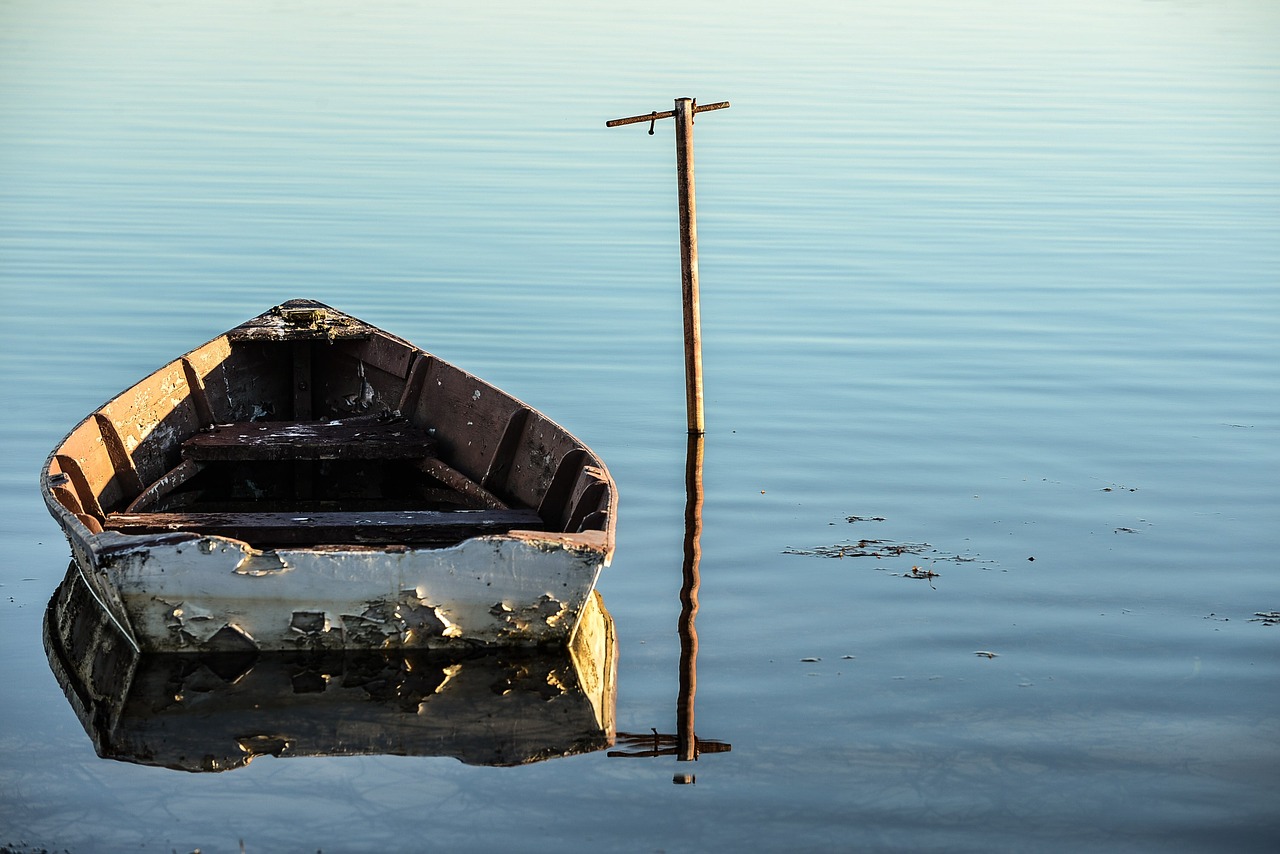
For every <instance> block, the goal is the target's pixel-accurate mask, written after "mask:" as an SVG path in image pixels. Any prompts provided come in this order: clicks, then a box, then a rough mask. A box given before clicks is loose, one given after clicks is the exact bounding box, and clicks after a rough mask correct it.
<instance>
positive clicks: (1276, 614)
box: [1249, 611, 1280, 626]
mask: <svg viewBox="0 0 1280 854" xmlns="http://www.w3.org/2000/svg"><path fill="white" fill-rule="evenodd" d="M1249 622H1251V623H1262V625H1264V626H1276V625H1280V611H1255V612H1254V615H1253V617H1251V618H1250V620H1249Z"/></svg>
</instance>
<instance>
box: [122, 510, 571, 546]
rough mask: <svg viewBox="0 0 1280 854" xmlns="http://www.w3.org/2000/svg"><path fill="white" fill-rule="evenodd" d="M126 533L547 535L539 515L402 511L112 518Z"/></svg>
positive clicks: (305, 541)
mask: <svg viewBox="0 0 1280 854" xmlns="http://www.w3.org/2000/svg"><path fill="white" fill-rule="evenodd" d="M103 527H104V528H106V529H107V530H111V531H118V532H119V533H122V534H135V535H139V534H166V533H176V532H179V531H181V532H187V533H194V534H202V535H217V536H223V537H231V538H233V539H238V540H245V541H248V542H251V543H252V542H269V543H272V544H278V545H320V544H336V543H362V544H370V543H379V544H381V543H386V544H392V543H396V544H415V545H422V544H443V543H455V542H461V541H462V540H465V539H468V538H470V537H477V536H482V535H485V534H504V533H507V532H508V531H514V530H526V531H527V530H542V529H544V528H545V527H546V526H545V524H544V523H543V521H542V519H541V517H539V516H538V514H537V512H536V511H533V510H396V511H390V512H388V511H377V512H369V513H360V512H346V511H343V512H328V511H326V512H319V513H217V512H213V513H181V512H173V513H111V514H109V515H108V516H107V520H106V523H105V524H104V525H103Z"/></svg>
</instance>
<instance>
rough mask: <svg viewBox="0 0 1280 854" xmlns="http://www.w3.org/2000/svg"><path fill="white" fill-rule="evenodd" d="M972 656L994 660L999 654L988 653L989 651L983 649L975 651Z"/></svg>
mask: <svg viewBox="0 0 1280 854" xmlns="http://www.w3.org/2000/svg"><path fill="white" fill-rule="evenodd" d="M973 654H974V655H980V656H982V657H983V658H996V657H998V656H999V655H1000V653H998V652H990V651H988V650H985V649H979V650H976V651H974V653H973Z"/></svg>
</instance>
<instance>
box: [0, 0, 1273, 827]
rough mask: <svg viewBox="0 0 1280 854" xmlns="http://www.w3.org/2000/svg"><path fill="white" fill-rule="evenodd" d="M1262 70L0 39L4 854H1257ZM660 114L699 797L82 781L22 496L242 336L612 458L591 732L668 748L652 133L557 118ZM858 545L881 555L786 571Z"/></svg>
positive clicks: (648, 791) (94, 27)
mask: <svg viewBox="0 0 1280 854" xmlns="http://www.w3.org/2000/svg"><path fill="white" fill-rule="evenodd" d="M1278 43H1280V14H1278V13H1277V11H1276V10H1275V8H1274V7H1272V6H1271V5H1269V4H1266V3H1260V2H1248V0H1235V2H1220V3H1214V4H1209V5H1205V4H1198V3H1190V2H1165V3H1137V2H1125V3H1119V4H1116V3H1097V2H1085V3H1079V2H1077V3H1056V2H1045V3H1036V4H1014V3H1003V2H985V3H978V4H966V6H965V8H964V9H963V10H961V9H959V8H957V7H955V6H954V4H947V3H935V2H929V0H914V2H910V3H905V4H896V5H895V6H893V8H882V7H881V5H880V4H862V3H855V4H847V3H845V4H833V3H823V2H812V3H809V2H802V3H791V4H787V5H786V6H785V7H778V6H776V5H774V4H765V3H742V2H737V3H667V2H659V3H649V4H643V5H638V6H633V7H627V8H612V7H611V8H610V9H609V10H605V9H603V8H602V7H598V6H597V5H595V4H587V3H575V2H567V3H560V4H552V5H543V6H536V7H530V6H527V5H526V4H513V3H509V2H503V1H502V0H498V1H497V2H480V3H474V4H469V5H468V6H467V8H465V9H462V8H447V9H446V8H443V7H439V6H438V5H437V4H419V3H398V4H385V5H381V6H379V7H377V8H375V9H356V8H352V7H349V4H339V3H328V2H323V3H310V4H291V3H277V4H271V5H269V6H264V5H263V4H260V3H250V2H231V3H219V4H212V5H209V4H205V5H201V6H191V5H181V4H179V5H173V4H157V3H149V2H142V0H126V2H120V3H114V4H94V3H84V2H70V0H65V1H63V0H54V2H41V3H38V4H37V3H32V2H25V0H13V1H12V2H8V3H4V4H0V122H2V128H0V300H2V301H3V312H0V314H3V318H2V319H0V348H2V358H0V395H2V396H3V400H4V403H5V405H4V409H3V413H4V414H3V418H2V420H0V424H2V425H3V430H4V448H5V451H6V453H5V454H4V455H3V456H2V458H0V506H2V507H3V510H4V512H3V514H2V515H0V533H2V535H3V538H4V540H3V542H4V555H5V558H4V560H3V561H0V610H2V611H3V614H4V618H3V620H2V621H0V638H3V640H4V643H5V647H6V650H7V652H6V655H5V656H4V657H3V659H2V661H0V681H2V682H3V684H4V685H5V689H4V691H2V692H0V696H2V697H3V699H0V722H2V724H0V781H2V783H3V785H0V792H3V794H0V845H10V846H14V847H17V848H19V850H22V849H24V848H37V847H48V848H56V849H59V850H60V849H62V848H67V849H70V850H72V851H99V850H101V851H121V850H155V849H159V850H171V849H172V850H180V851H181V850H193V849H195V848H197V847H198V848H200V849H201V850H202V851H206V852H213V851H238V850H239V846H240V842H241V841H242V840H243V842H244V845H245V849H246V850H248V851H255V850H271V851H315V850H317V849H323V850H325V851H343V850H383V849H391V848H418V847H422V848H425V847H444V846H449V847H451V848H453V849H457V850H475V851H485V850H493V849H495V848H498V847H505V848H516V849H519V850H549V849H556V850H562V849H563V847H564V845H565V844H570V845H573V846H575V847H590V848H593V849H598V850H659V849H661V850H669V851H675V850H730V849H735V850H740V849H744V848H746V849H757V850H759V849H764V850H789V851H793V850H801V851H803V850H829V849H830V848H833V847H836V848H853V849H869V850H892V849H903V850H922V849H926V850H927V849H945V850H983V851H989V850H1079V849H1080V848H1082V847H1086V846H1087V847H1098V848H1106V849H1108V850H1125V849H1127V850H1162V851H1163V850H1170V849H1175V850H1269V848H1270V845H1269V844H1268V843H1274V840H1275V839H1276V838H1277V835H1278V834H1280V819H1278V818H1277V813H1276V810H1275V800H1274V792H1275V790H1276V786H1277V784H1280V770H1277V769H1280V713H1277V708H1278V706H1277V700H1278V699H1280V695H1278V693H1277V688H1276V685H1277V684H1280V655H1277V647H1276V643H1277V638H1278V637H1280V636H1278V635H1277V632H1280V626H1273V625H1268V624H1267V623H1266V622H1265V621H1263V620H1261V619H1259V618H1258V616H1257V615H1258V614H1259V613H1260V612H1261V613H1269V612H1275V611H1277V610H1280V566H1278V565H1277V558H1276V555H1277V552H1278V551H1280V535H1278V534H1277V533H1276V525H1275V519H1276V513H1277V508H1278V507H1280V451H1278V448H1280V442H1278V441H1277V439H1278V436H1277V433H1278V429H1280V362H1278V361H1277V359H1276V353H1277V344H1280V289H1277V283H1278V282H1280V240H1278V239H1277V235H1278V234H1280V63H1278V62H1277V54H1276V51H1275V45H1276V44H1278ZM679 96H690V97H698V98H699V99H700V100H702V101H703V102H710V101H718V100H725V99H727V100H731V101H732V104H733V106H732V108H731V109H729V110H727V111H720V112H716V113H709V114H704V115H703V116H701V117H700V118H699V120H698V123H697V168H698V202H699V232H700V239H701V246H700V251H701V272H702V287H703V323H704V339H705V343H704V359H705V365H706V382H707V424H708V434H707V437H706V448H705V453H706V461H705V472H704V479H705V486H706V495H705V509H704V528H703V532H702V539H701V545H702V564H701V570H702V572H701V577H702V585H701V596H700V603H701V610H700V612H699V614H698V618H697V619H698V621H697V627H698V633H699V637H700V642H701V646H700V654H699V659H698V666H699V669H698V676H699V679H698V693H697V707H696V709H697V725H698V732H699V735H702V736H704V737H706V738H709V739H718V740H721V741H725V742H729V743H731V744H732V745H733V750H732V752H729V753H718V754H707V755H704V756H703V757H702V758H701V759H700V760H699V761H698V762H697V763H696V764H694V765H691V766H690V765H685V764H683V763H677V762H676V761H674V759H671V758H670V757H666V758H653V759H618V758H609V757H607V756H606V754H605V752H594V753H588V754H585V755H579V756H573V757H569V758H563V759H557V760H551V761H546V762H542V763H537V764H533V765H528V766H524V767H519V768H485V767H472V766H468V765H463V764H460V763H458V762H457V761H455V760H453V759H449V758H431V757H396V756H376V755H375V756H358V757H333V758H320V757H300V758H295V759H276V758H272V757H269V756H264V757H259V758H258V759H256V760H255V761H254V762H253V763H252V764H251V765H250V766H248V767H245V768H240V769H238V770H235V771H231V772H227V773H224V774H186V773H182V772H177V771H172V770H168V769H163V768H150V767H143V766H139V765H133V764H127V763H121V762H113V761H109V760H102V759H99V758H98V757H97V756H96V755H95V753H94V751H93V747H92V744H91V743H90V741H89V739H88V737H87V735H86V734H85V732H84V730H83V729H82V727H81V725H80V723H79V721H78V720H77V719H76V717H75V715H74V713H73V711H72V709H71V707H70V706H69V704H68V703H67V702H66V700H65V699H64V698H63V696H62V693H61V691H60V690H59V688H58V685H57V683H56V681H55V680H54V678H53V676H52V674H51V673H50V670H49V667H48V665H47V663H46V661H45V656H44V652H43V649H42V645H41V640H40V622H41V618H42V614H43V610H44V606H45V604H46V602H47V601H48V599H49V597H50V595H51V594H52V593H53V590H54V588H55V587H56V585H57V584H58V582H59V581H60V580H61V578H62V576H63V573H64V572H65V570H66V566H67V558H68V550H67V548H66V546H65V543H64V542H63V540H62V537H61V535H60V533H59V532H58V530H57V527H56V526H55V525H54V524H53V522H52V520H51V519H50V518H49V517H48V515H47V513H46V512H45V509H44V507H43V506H42V505H41V502H40V500H39V497H38V493H37V490H36V485H35V481H36V474H37V471H38V469H39V466H40V464H41V462H42V460H43V458H44V456H45V454H46V453H47V452H48V450H49V449H50V448H52V447H53V446H54V444H55V443H56V442H57V441H58V439H59V438H60V437H61V436H62V435H63V434H64V433H65V432H66V431H67V430H68V429H70V427H71V426H72V425H74V424H75V423H76V422H77V421H78V420H79V419H80V418H82V417H83V416H84V415H85V414H86V413H87V412H89V411H90V410H91V409H92V408H93V407H95V406H96V405H98V404H99V403H101V402H102V401H103V400H105V399H107V398H108V397H110V396H111V395H113V394H115V393H116V392H117V391H118V390H120V389H122V388H124V387H125V386H127V385H129V384H131V383H132V382H133V381H134V380H136V379H137V378H139V377H141V376H142V375H143V374H145V373H147V372H149V371H150V370H152V369H154V368H155V367H157V366H159V365H161V364H163V363H165V362H167V361H168V360H169V359H171V358H172V357H173V356H175V355H177V354H178V353H180V352H183V351H185V350H187V349H189V348H191V347H192V346H195V345H196V344H198V343H200V342H202V341H204V340H206V339H208V338H210V337H212V336H214V335H216V334H218V333H219V332H221V331H223V330H225V329H227V328H229V327H230V326H233V325H235V324H237V323H239V322H241V321H242V320H244V319H246V318H248V317H250V316H252V315H255V314H257V313H259V312H260V311H262V310H264V309H266V308H268V307H270V306H271V305H274V304H276V303H278V302H281V301H283V300H285V299H288V298H292V297H311V298H316V299H320V300H323V301H326V302H329V303H331V304H333V305H336V306H337V307H339V308H342V309H344V310H346V311H349V312H351V313H353V314H356V315H357V316H360V317H362V318H363V319H365V320H368V321H370V322H372V323H375V324H378V325H380V326H382V327H384V328H386V329H388V330H390V331H392V332H394V333H396V334H399V335H401V336H403V337H406V338H408V339H410V340H412V341H414V342H415V343H417V344H419V345H421V346H423V347H425V348H427V349H429V350H432V351H434V352H436V353H438V354H439V355H441V356H442V357H444V358H446V359H449V360H450V361H453V362H455V363H457V364H459V365H461V366H463V367H465V368H467V369H468V370H471V371H473V372H475V373H477V374H479V375H481V376H484V377H485V378H486V379H489V380H491V381H493V382H494V383H496V384H497V385H499V386H501V387H502V388H504V389H506V390H508V391H510V392H511V393H512V394H514V395H516V396H518V397H520V398H522V399H523V400H526V401H528V402H529V403H531V404H533V405H534V406H536V407H537V408H539V409H541V410H543V411H544V412H546V413H548V414H549V415H550V416H551V417H553V418H554V419H556V420H557V421H559V422H561V423H563V424H565V425H566V426H567V427H568V428H569V429H570V430H572V431H573V432H574V433H575V434H577V435H578V436H580V437H581V438H582V439H583V440H585V441H586V442H587V443H589V444H590V445H591V447H592V448H593V449H594V450H596V451H597V452H598V453H599V454H600V455H601V456H602V457H603V458H604V459H605V460H606V461H607V462H608V464H609V466H610V468H611V470H612V472H613V474H614V476H615V477H616V479H617V481H618V484H619V489H620V493H621V499H622V504H621V516H620V520H621V521H620V525H619V530H618V535H619V549H618V554H617V557H616V559H615V562H614V565H613V566H612V567H611V568H610V569H609V570H607V571H606V573H605V575H604V577H603V579H602V581H601V585H600V588H601V590H602V592H603V594H604V597H605V601H606V603H607V605H608V607H609V610H610V611H611V612H612V613H613V616H614V618H615V619H616V622H617V628H618V634H619V641H620V665H619V673H618V699H617V716H618V727H619V729H621V730H624V731H631V732H648V731H650V730H651V729H657V730H658V731H659V732H674V729H675V713H676V708H675V706H676V694H677V686H678V660H679V639H678V637H677V635H676V631H675V630H676V625H677V622H678V618H679V610H680V603H679V599H678V593H679V587H680V583H681V564H682V549H683V545H682V544H683V534H684V502H685V495H684V462H685V435H684V412H683V406H684V393H683V389H682V387H681V383H682V377H683V369H682V365H681V362H680V358H681V357H680V313H679V306H678V302H677V300H678V291H679V278H678V254H677V251H676V245H675V237H676V225H675V211H674V208H675V191H674V174H673V173H674V157H673V151H672V131H671V129H670V127H669V124H668V127H666V128H663V127H662V126H661V125H660V126H659V128H658V133H657V134H655V136H653V137H649V136H648V135H647V134H646V133H645V132H644V131H645V129H646V128H645V127H644V126H640V125H636V126H630V127H625V128H617V129H606V128H605V127H604V122H605V120H607V119H611V118H617V117H621V116H625V115H632V114H637V113H643V112H648V111H650V110H664V109H669V108H670V106H669V105H670V104H671V99H672V98H674V97H679ZM850 517H860V518H862V519H864V520H865V521H853V522H851V521H848V519H849V518H850ZM875 519H882V520H883V521H873V520H875ZM861 540H884V541H890V542H891V543H896V544H915V545H918V546H923V545H924V544H927V548H921V549H917V550H915V551H916V553H910V552H908V553H905V554H902V555H898V556H883V557H880V558H876V557H852V556H850V557H845V558H843V559H841V558H836V557H823V556H822V554H832V553H835V554H838V553H839V549H840V547H841V546H847V547H848V546H856V544H857V543H858V542H859V541H861ZM913 566H920V567H922V571H923V572H925V573H937V575H936V577H932V576H931V577H926V578H911V577H904V576H908V575H911V574H912V567H913ZM980 651H982V652H993V653H996V657H994V658H991V657H987V656H980V655H976V654H975V653H977V652H980ZM690 768H692V771H690V770H689V769H690ZM684 773H695V775H696V783H695V784H694V785H692V786H688V785H686V786H673V785H672V778H673V776H674V775H676V774H684Z"/></svg>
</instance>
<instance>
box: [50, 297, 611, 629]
mask: <svg viewBox="0 0 1280 854" xmlns="http://www.w3.org/2000/svg"><path fill="white" fill-rule="evenodd" d="M42 485H43V489H42V491H43V493H44V496H45V502H46V504H48V506H49V510H50V512H51V513H52V514H53V516H54V518H55V519H57V521H58V522H59V524H60V525H61V526H62V528H63V530H64V531H65V533H66V535H67V539H68V541H69V542H70V544H71V550H72V553H73V556H74V559H75V562H76V565H77V567H78V568H79V571H80V573H81V574H82V575H83V578H84V581H85V584H86V585H87V587H88V588H89V590H91V591H92V593H93V595H94V596H95V597H96V598H97V599H98V600H99V602H100V604H101V605H102V607H103V608H104V609H105V610H106V611H107V612H108V613H109V614H110V615H111V616H112V618H113V619H114V620H115V622H116V623H117V624H118V626H119V628H120V630H121V631H122V632H123V633H124V635H125V636H126V637H127V638H128V639H129V642H130V643H131V644H132V645H133V646H134V647H135V649H138V650H144V651H201V650H204V651H211V650H231V651H234V650H247V649H261V650H269V649H298V648H400V647H405V648H424V647H426V648H430V647H440V646H450V645H459V644H462V645H467V644H473V645H524V646H528V645H541V644H549V643H550V644H562V643H564V642H566V641H567V640H568V638H569V637H570V636H571V635H572V632H573V630H574V628H575V626H576V625H577V623H578V620H579V618H580V615H581V613H582V609H583V608H584V606H585V604H586V603H587V600H588V597H589V596H590V595H591V593H592V590H593V589H594V586H595V583H596V580H597V578H598V576H599V573H600V570H601V568H602V567H603V566H606V565H608V563H609V560H610V558H611V556H612V553H613V547H614V528H615V519H616V509H617V492H616V489H615V486H614V483H613V480H612V478H611V477H610V476H609V472H608V470H607V469H606V468H605V466H604V463H602V462H601V461H600V459H599V458H597V457H596V456H595V454H593V453H592V452H591V451H590V450H589V449H588V448H586V446H584V445H583V444H582V443H581V442H579V441H578V440H577V439H575V438H574V437H573V436H571V435H570V434H569V433H568V432H567V431H566V430H564V428H562V427H560V426H559V425H558V424H555V423H554V422H552V421H551V420H550V419H548V418H546V417H545V416H544V415H542V414H541V413H539V412H537V411H536V410H534V409H532V408H530V407H529V406H527V405H525V404H523V403H521V402H520V401H518V400H516V399H515V398H513V397H511V396H510V395H508V394H506V393H505V392H502V391H500V390H498V389H496V388H494V387H493V386H492V385H489V384H488V383H486V382H484V381H483V380H480V379H477V378H476V377H474V376H472V375H471V374H468V373H466V372H465V371H463V370H461V369H459V368H456V367H454V366H453V365H451V364H449V363H447V362H445V361H443V360H441V359H438V358H436V357H435V356H432V355H431V354H429V353H426V352H424V351H423V350H420V349H418V348H417V347H414V346H413V345H412V344H410V343H408V342H407V341H404V340H402V339H400V338H397V337H395V336H393V335H391V334H389V333H387V332H383V331H382V330H380V329H377V328H375V327H373V326H370V325H369V324H366V323H364V322H362V321H360V320H357V319H355V318H353V317H350V316H348V315H346V314H343V313H341V312H339V311H336V310H335V309H332V308H330V307H328V306H326V305H323V304H321V303H318V302H314V301H311V300H292V301H290V302H287V303H284V304H283V305H280V306H277V307H275V308H273V309H271V310H270V311H268V312H266V313H264V314H262V315H260V316H259V317H256V318H254V319H252V320H250V321H247V322H246V323H244V324H242V325H240V326H238V327H236V328H234V329H232V330H230V331H229V332H227V333H225V334H223V335H220V336H218V337H217V338H214V339H213V340H212V341H210V342H208V343H207V344H204V345H203V346H201V347H198V348H196V349H195V350H192V351H191V352H189V353H187V354H186V355H184V356H181V357H180V358H178V359H176V360H174V361H173V362H170V363H169V364H168V365H166V366H165V367H163V368H161V369H160V370H158V371H156V372H155V373H153V374H151V375H150V376H149V377H147V378H145V379H143V380H142V381H141V382H139V383H138V384H136V385H134V386H133V387H131V388H129V389H127V390H125V391H124V392H122V393H120V394H119V395H117V396H116V397H115V398H113V399H112V400H111V401H109V402H108V403H106V404H104V405H103V406H101V407H100V408H99V409H97V410H96V411H94V412H93V413H91V414H90V415H89V416H88V417H87V418H85V420H84V421H82V422H81V423H80V424H79V425H77V426H76V428H75V429H74V430H72V431H71V433H70V434H69V435H68V436H67V437H66V438H65V439H64V440H63V441H62V442H61V443H60V444H59V445H58V447H57V448H55V449H54V451H53V452H52V453H51V454H50V455H49V459H48V461H47V462H46V464H45V469H44V472H43V477H42Z"/></svg>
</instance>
